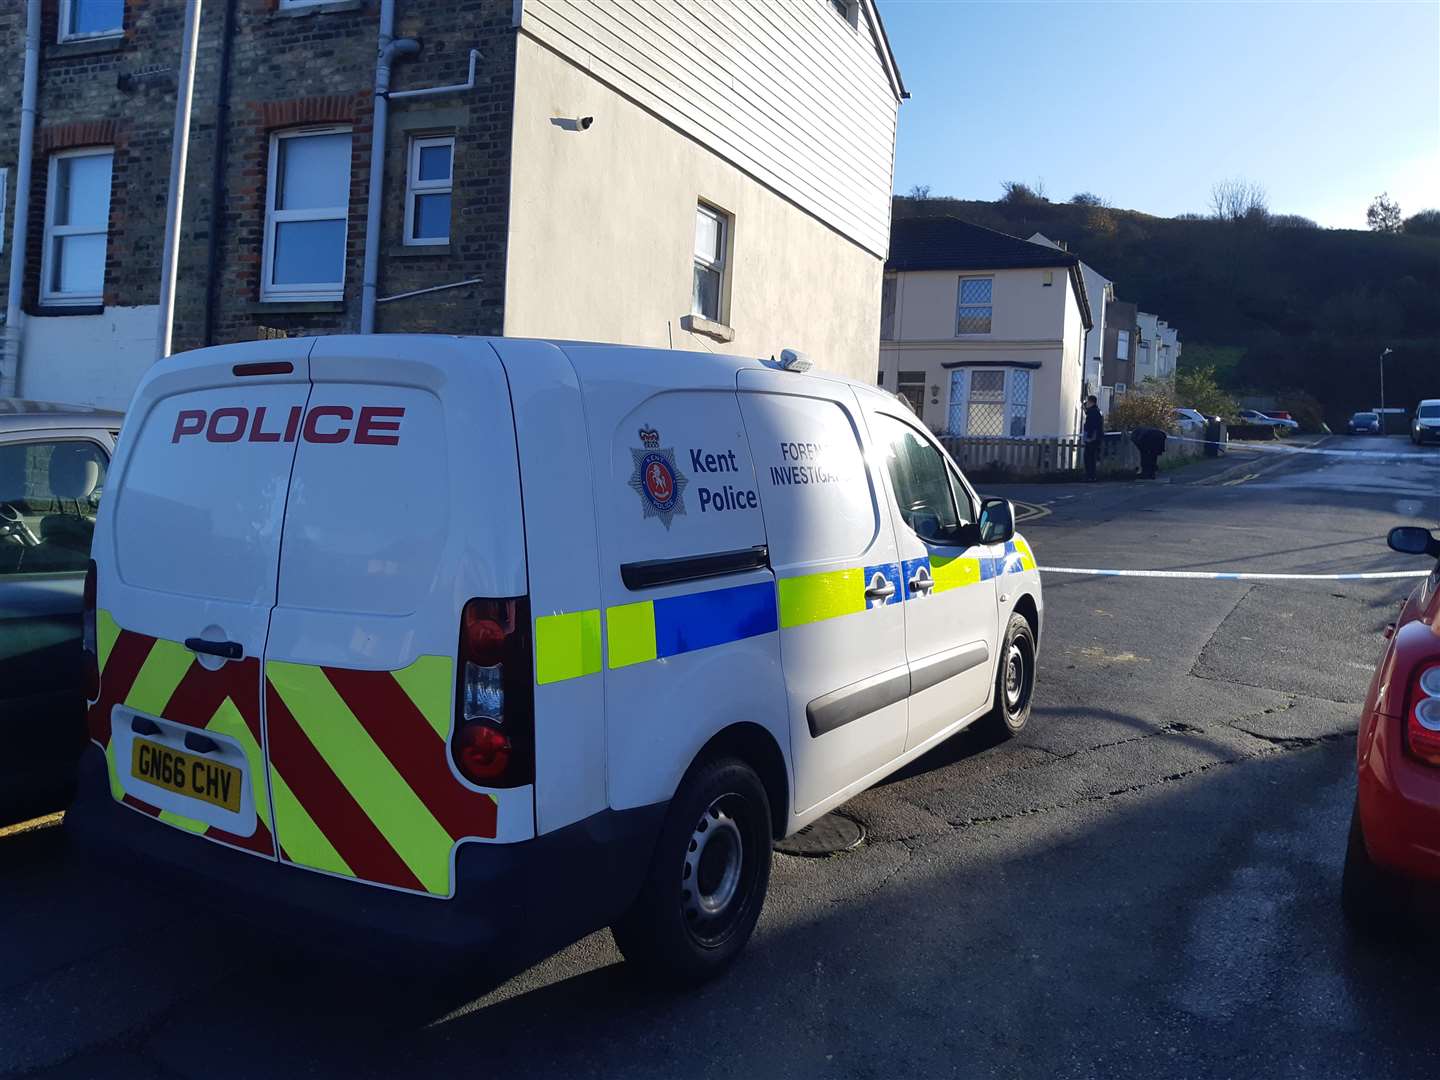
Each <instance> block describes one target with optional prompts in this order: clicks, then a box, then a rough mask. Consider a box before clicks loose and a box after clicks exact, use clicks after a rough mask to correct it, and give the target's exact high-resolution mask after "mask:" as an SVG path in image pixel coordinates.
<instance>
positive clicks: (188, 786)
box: [130, 739, 243, 813]
mask: <svg viewBox="0 0 1440 1080" xmlns="http://www.w3.org/2000/svg"><path fill="white" fill-rule="evenodd" d="M130 775H131V776H134V777H135V778H136V779H139V780H144V781H145V782H146V783H148V784H154V785H155V786H156V787H162V788H165V789H167V790H169V791H173V792H175V793H176V794H179V795H188V796H189V797H190V798H192V799H200V800H202V801H203V802H208V803H211V804H213V805H215V806H222V807H224V808H225V809H226V810H230V811H232V812H236V813H238V812H239V810H240V784H241V781H242V778H243V774H242V773H241V772H240V770H239V769H237V768H235V767H234V766H233V765H225V764H223V763H221V762H219V761H216V760H214V759H213V758H207V757H201V756H199V755H196V754H182V753H181V752H180V751H179V750H172V749H170V747H168V746H162V745H161V744H160V743H156V742H151V741H150V740H149V739H136V740H135V742H134V743H133V744H132V749H131V751H130Z"/></svg>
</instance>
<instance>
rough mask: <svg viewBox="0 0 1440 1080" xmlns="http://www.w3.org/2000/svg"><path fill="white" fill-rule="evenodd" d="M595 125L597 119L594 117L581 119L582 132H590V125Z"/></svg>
mask: <svg viewBox="0 0 1440 1080" xmlns="http://www.w3.org/2000/svg"><path fill="white" fill-rule="evenodd" d="M593 123H595V117H593V116H582V117H580V130H581V131H589V130H590V125H591V124H593Z"/></svg>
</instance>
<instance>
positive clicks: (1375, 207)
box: [1365, 191, 1402, 233]
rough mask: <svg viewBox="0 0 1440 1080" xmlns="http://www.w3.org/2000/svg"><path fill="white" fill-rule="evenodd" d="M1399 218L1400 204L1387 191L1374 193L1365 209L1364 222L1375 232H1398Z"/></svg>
mask: <svg viewBox="0 0 1440 1080" xmlns="http://www.w3.org/2000/svg"><path fill="white" fill-rule="evenodd" d="M1401 220H1402V219H1401V217H1400V204H1399V203H1397V202H1396V201H1395V200H1394V199H1392V198H1390V193H1389V192H1388V191H1382V192H1381V193H1380V194H1379V195H1376V196H1375V201H1374V202H1372V203H1371V204H1370V209H1369V210H1366V211H1365V224H1366V225H1369V226H1370V228H1371V229H1372V230H1373V231H1375V232H1385V233H1398V232H1399V231H1400V227H1401Z"/></svg>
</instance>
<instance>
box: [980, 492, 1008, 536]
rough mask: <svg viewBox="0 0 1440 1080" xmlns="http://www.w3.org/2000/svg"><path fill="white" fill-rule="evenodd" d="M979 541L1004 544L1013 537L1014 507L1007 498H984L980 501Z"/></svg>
mask: <svg viewBox="0 0 1440 1080" xmlns="http://www.w3.org/2000/svg"><path fill="white" fill-rule="evenodd" d="M979 527H980V542H981V543H982V544H1004V543H1007V542H1009V541H1010V540H1013V539H1014V538H1015V507H1014V506H1013V505H1011V503H1010V500H1009V499H985V500H983V501H982V502H981V503H980V521H979Z"/></svg>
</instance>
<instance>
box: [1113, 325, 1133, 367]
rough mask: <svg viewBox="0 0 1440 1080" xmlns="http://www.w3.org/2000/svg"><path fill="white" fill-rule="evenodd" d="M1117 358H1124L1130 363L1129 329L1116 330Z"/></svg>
mask: <svg viewBox="0 0 1440 1080" xmlns="http://www.w3.org/2000/svg"><path fill="white" fill-rule="evenodd" d="M1115 359H1116V360H1124V361H1126V362H1127V363H1128V362H1129V360H1130V331H1129V330H1116V331H1115Z"/></svg>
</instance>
